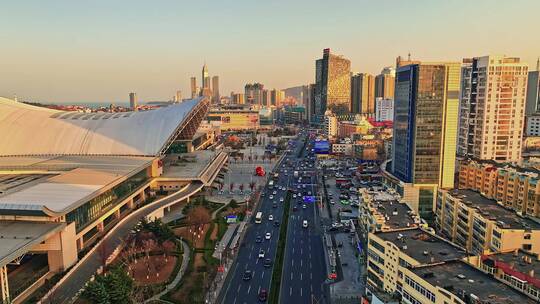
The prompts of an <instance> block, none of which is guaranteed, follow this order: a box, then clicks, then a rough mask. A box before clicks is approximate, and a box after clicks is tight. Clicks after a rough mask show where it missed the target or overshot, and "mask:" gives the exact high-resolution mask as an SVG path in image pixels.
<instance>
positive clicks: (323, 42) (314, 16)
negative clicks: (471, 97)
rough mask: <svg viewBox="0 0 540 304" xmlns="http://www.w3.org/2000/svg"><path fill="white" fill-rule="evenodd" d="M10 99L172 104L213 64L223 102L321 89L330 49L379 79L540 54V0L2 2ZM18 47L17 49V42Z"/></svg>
mask: <svg viewBox="0 0 540 304" xmlns="http://www.w3.org/2000/svg"><path fill="white" fill-rule="evenodd" d="M2 9H3V11H4V12H8V14H5V15H6V16H4V17H3V18H2V19H0V26H1V28H0V38H2V41H4V42H5V43H4V44H3V52H2V56H1V57H0V66H1V67H2V76H0V81H1V82H0V83H1V84H2V85H1V86H0V96H5V97H10V98H11V97H13V96H14V95H15V94H16V95H17V96H18V97H19V98H21V99H24V100H29V101H36V102H37V101H40V102H47V103H87V102H91V103H98V102H103V103H109V102H116V103H118V102H126V101H127V100H128V93H129V92H136V93H137V95H138V97H139V100H140V101H141V102H144V101H152V100H168V99H170V98H171V97H172V96H173V95H174V94H175V91H176V90H178V89H180V90H182V95H183V97H184V98H186V97H189V95H190V92H189V91H190V89H189V78H190V77H191V76H196V77H197V82H198V85H200V82H201V79H200V77H201V69H202V65H203V64H204V62H206V63H207V65H208V68H209V72H210V75H211V76H213V75H218V76H219V77H220V93H221V95H229V94H230V91H231V90H234V91H237V92H238V91H243V86H244V84H245V83H248V82H260V83H263V84H264V85H265V87H267V88H278V89H284V88H288V87H293V86H298V85H303V84H308V83H312V82H313V81H314V74H315V73H314V70H315V59H317V58H320V57H321V56H322V50H323V49H324V48H327V47H328V48H331V49H332V52H334V53H337V54H341V55H344V56H345V57H347V58H349V59H350V60H351V62H352V71H356V72H368V73H372V74H377V73H379V72H380V70H381V69H382V68H383V67H385V66H392V65H394V63H395V58H396V56H398V55H401V56H404V57H406V56H407V53H409V52H410V53H411V55H412V57H413V59H418V60H425V61H442V60H444V61H461V60H462V58H466V57H473V56H483V55H488V54H506V55H508V56H516V57H520V58H521V59H522V61H524V62H527V63H528V64H529V67H530V68H531V69H534V68H535V65H536V59H537V57H538V56H540V40H539V39H538V38H537V36H538V35H537V34H538V29H539V28H540V19H539V18H538V11H540V1H537V0H528V1H527V0H518V1H511V2H510V1H505V2H502V3H494V2H493V1H486V0H484V1H474V2H472V1H465V0H458V1H429V0H422V1H420V0H418V1H407V2H406V1H399V2H398V1H391V0H386V1H377V2H374V1H332V2H328V1H306V0H302V1H294V2H292V3H291V2H290V1H281V0H279V1H272V2H271V3H270V2H264V3H255V2H253V1H249V2H248V1H235V2H234V3H214V2H211V1H196V2H195V1H192V2H183V3H178V2H177V1H160V2H159V5H158V3H152V2H147V1H114V2H108V1H93V2H91V3H83V2H78V1H50V2H39V1H25V2H9V3H5V4H3V5H2ZM7 42H9V43H7Z"/></svg>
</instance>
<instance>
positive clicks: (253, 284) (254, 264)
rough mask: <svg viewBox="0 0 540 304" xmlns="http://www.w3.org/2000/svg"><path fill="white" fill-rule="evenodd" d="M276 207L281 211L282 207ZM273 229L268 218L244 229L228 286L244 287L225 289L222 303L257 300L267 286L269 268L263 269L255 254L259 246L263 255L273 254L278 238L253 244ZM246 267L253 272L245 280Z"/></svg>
mask: <svg viewBox="0 0 540 304" xmlns="http://www.w3.org/2000/svg"><path fill="white" fill-rule="evenodd" d="M269 202H270V201H269V200H267V201H263V203H266V204H269ZM261 207H262V206H261ZM270 208H271V207H270ZM267 209H268V207H267V208H261V209H259V210H267ZM272 209H273V208H272ZM276 209H278V210H281V211H283V210H282V209H283V208H282V207H280V208H276ZM274 210H275V209H274ZM261 212H263V214H264V211H261ZM266 214H268V213H266ZM273 230H274V229H273V224H270V223H269V221H268V220H265V221H264V224H253V225H250V229H248V231H246V236H245V238H244V247H243V248H242V249H241V251H240V252H239V255H238V258H237V263H236V268H235V270H234V273H233V280H231V283H230V284H229V287H230V286H231V285H233V286H239V287H242V286H244V288H239V287H237V289H236V290H235V291H232V290H230V288H229V290H227V292H226V296H225V297H224V301H223V303H250V302H251V301H253V300H257V298H258V293H259V291H260V289H261V288H267V287H266V286H268V287H269V284H270V283H269V282H270V279H271V275H270V274H269V273H271V268H270V269H264V266H263V260H261V259H258V258H257V256H258V253H259V249H261V248H263V249H264V248H266V249H265V256H266V255H268V254H269V255H271V256H275V251H276V248H277V239H278V238H277V237H271V239H270V240H264V241H263V242H262V243H261V246H255V244H257V243H256V242H255V240H256V238H257V236H261V237H262V238H264V233H266V232H273ZM272 234H275V233H272ZM250 244H251V246H250ZM258 266H260V267H258ZM247 269H249V270H252V271H253V272H254V273H253V278H252V279H251V280H250V281H248V282H245V281H244V280H243V279H242V276H243V274H244V271H245V270H247ZM259 270H260V271H259ZM246 283H247V284H246Z"/></svg>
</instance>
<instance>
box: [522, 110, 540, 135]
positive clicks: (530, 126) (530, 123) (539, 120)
mask: <svg viewBox="0 0 540 304" xmlns="http://www.w3.org/2000/svg"><path fill="white" fill-rule="evenodd" d="M526 121H527V124H526V126H525V135H526V136H540V115H539V114H531V115H527V117H526Z"/></svg>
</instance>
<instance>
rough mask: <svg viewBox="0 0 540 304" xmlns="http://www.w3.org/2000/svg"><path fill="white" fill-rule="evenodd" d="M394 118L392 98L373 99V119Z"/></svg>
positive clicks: (387, 119)
mask: <svg viewBox="0 0 540 304" xmlns="http://www.w3.org/2000/svg"><path fill="white" fill-rule="evenodd" d="M392 120H394V100H393V99H383V98H380V97H378V98H376V99H375V121H392Z"/></svg>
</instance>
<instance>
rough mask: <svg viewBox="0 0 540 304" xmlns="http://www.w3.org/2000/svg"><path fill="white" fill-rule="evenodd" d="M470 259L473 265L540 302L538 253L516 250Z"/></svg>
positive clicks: (539, 261)
mask: <svg viewBox="0 0 540 304" xmlns="http://www.w3.org/2000/svg"><path fill="white" fill-rule="evenodd" d="M469 261H470V262H471V264H472V265H473V266H476V267H477V268H479V269H481V270H483V271H485V272H487V273H490V274H492V275H493V276H494V277H495V278H497V279H499V280H501V281H503V282H504V283H505V284H506V285H509V286H512V287H514V288H515V289H517V290H519V291H521V292H522V293H524V294H526V295H528V296H529V297H531V298H532V299H534V300H536V301H538V302H540V260H539V257H538V255H537V254H531V253H529V252H526V251H523V250H514V251H510V252H504V253H502V252H501V253H494V254H490V255H481V256H477V257H474V259H470V260H469Z"/></svg>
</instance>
